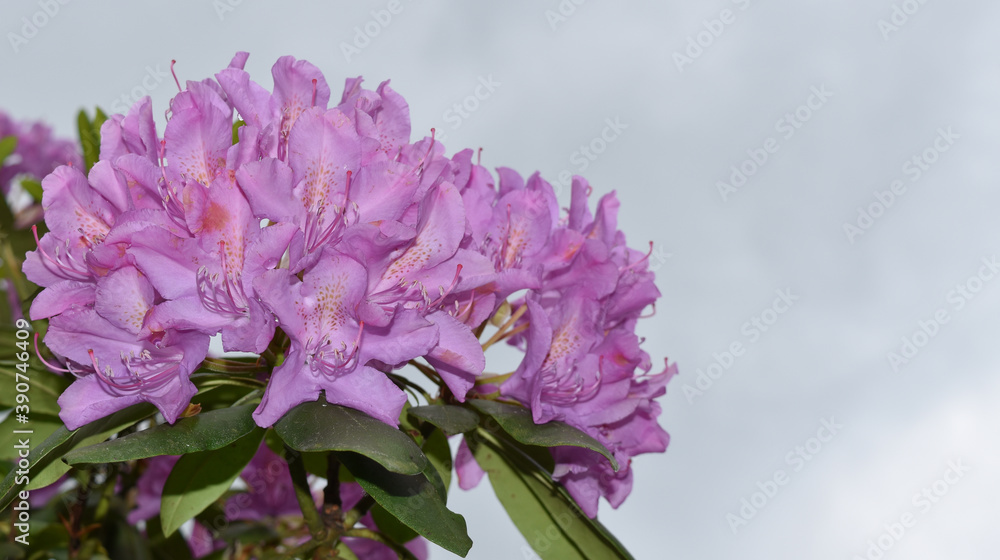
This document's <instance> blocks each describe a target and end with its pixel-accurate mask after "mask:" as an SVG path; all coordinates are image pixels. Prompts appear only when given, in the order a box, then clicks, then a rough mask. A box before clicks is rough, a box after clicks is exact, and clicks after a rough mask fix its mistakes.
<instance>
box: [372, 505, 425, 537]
mask: <svg viewBox="0 0 1000 560" xmlns="http://www.w3.org/2000/svg"><path fill="white" fill-rule="evenodd" d="M371 513H372V519H374V520H375V525H376V526H378V530H379V532H380V533H382V534H383V535H385V536H386V537H388V538H390V539H392V540H393V541H395V542H397V543H400V544H403V543H408V542H410V541H412V540H413V539H415V538H416V537H417V535H418V533H417V532H416V531H414V530H413V529H410V528H409V527H407V526H406V524H405V523H403V522H402V521H400V520H398V519H396V517H395V516H394V515H393V514H391V513H389V512H388V511H386V509H385V508H384V507H382V506H380V505H378V504H375V505H373V506H372V509H371Z"/></svg>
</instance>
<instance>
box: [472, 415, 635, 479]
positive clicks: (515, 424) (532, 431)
mask: <svg viewBox="0 0 1000 560" xmlns="http://www.w3.org/2000/svg"><path fill="white" fill-rule="evenodd" d="M469 402H470V403H471V404H472V406H474V407H475V408H476V409H478V410H479V411H480V412H482V413H483V414H485V415H487V416H489V417H491V418H493V419H494V420H496V422H497V424H499V425H500V427H501V428H503V430H504V431H505V432H507V433H508V434H510V436H511V437H512V438H514V439H515V440H517V441H519V442H521V443H524V444H527V445H538V446H541V447H555V446H559V445H571V446H573V447H583V448H586V449H590V450H592V451H596V452H598V453H600V454H601V455H604V456H605V457H607V459H608V460H609V461H611V466H612V467H613V468H614V469H615V470H616V471H617V470H618V461H616V460H615V458H614V456H613V455H612V454H611V452H610V451H608V449H607V448H606V447H604V446H603V445H601V442H599V441H597V440H596V439H594V438H592V437H590V436H589V435H587V434H585V433H583V432H581V431H580V430H578V429H576V428H574V427H573V426H570V425H569V424H566V423H564V422H547V423H545V424H535V422H534V420H533V419H532V418H531V412H530V411H529V410H528V409H526V408H523V407H520V406H517V405H513V404H506V403H501V402H497V401H488V400H482V399H471V400H470V401H469Z"/></svg>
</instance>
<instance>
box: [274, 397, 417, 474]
mask: <svg viewBox="0 0 1000 560" xmlns="http://www.w3.org/2000/svg"><path fill="white" fill-rule="evenodd" d="M274 429H275V431H277V432H278V435H280V436H281V439H283V440H284V441H285V443H287V444H288V446H289V447H291V448H292V449H294V450H296V451H303V452H305V451H354V452H356V453H360V454H362V455H364V456H366V457H370V458H372V459H374V460H375V461H377V462H378V463H379V464H380V465H382V466H383V467H385V468H386V469H389V470H390V471H392V472H396V473H401V474H417V473H419V472H421V471H422V470H424V468H425V467H427V465H428V462H427V457H425V456H424V454H423V452H421V451H420V448H419V447H417V444H415V443H413V440H411V439H410V438H409V437H407V436H406V434H404V433H402V432H400V431H399V430H397V429H396V428H393V427H392V426H389V425H387V424H385V423H384V422H381V421H379V420H376V419H374V418H372V417H371V416H368V415H367V414H365V413H364V412H361V411H359V410H355V409H353V408H347V407H345V406H339V405H335V404H329V403H326V402H323V401H316V402H307V403H302V404H300V405H298V406H296V407H295V408H293V409H292V410H290V411H288V413H287V414H285V416H283V417H282V418H281V420H279V421H278V423H277V424H275V426H274Z"/></svg>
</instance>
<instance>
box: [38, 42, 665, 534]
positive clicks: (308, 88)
mask: <svg viewBox="0 0 1000 560" xmlns="http://www.w3.org/2000/svg"><path fill="white" fill-rule="evenodd" d="M246 60H247V54H246V53H239V54H237V56H236V57H235V58H234V59H233V61H232V62H231V63H230V65H229V67H228V68H225V69H224V70H222V71H221V72H219V73H218V74H216V75H215V77H214V79H207V80H204V81H200V82H188V83H187V85H186V87H185V88H184V89H183V91H181V92H180V93H179V94H178V95H177V96H175V97H174V98H173V100H172V101H171V103H170V107H169V110H168V111H167V124H166V128H165V129H164V130H163V132H162V137H161V135H160V132H159V131H158V130H157V126H156V124H155V122H154V119H153V108H152V104H151V101H150V100H149V99H148V98H145V99H142V100H140V101H139V102H137V103H136V104H135V105H134V106H133V107H132V108H131V109H130V110H129V112H128V114H126V115H115V116H113V117H112V118H111V119H109V120H108V121H107V122H105V123H104V125H103V127H102V128H101V148H100V160H99V161H98V162H97V163H96V164H95V165H94V166H93V168H92V169H91V170H90V171H89V174H87V175H85V174H84V173H83V171H82V170H81V169H80V167H79V165H70V166H63V167H60V168H58V169H56V170H55V172H54V173H52V174H51V175H49V176H48V177H46V178H45V180H44V182H43V188H44V197H43V206H44V210H45V219H46V223H47V225H48V228H49V233H48V234H46V235H44V236H43V237H41V239H39V241H38V248H37V250H35V251H33V252H31V253H29V254H28V256H27V259H26V263H25V266H24V271H25V273H26V274H27V276H28V277H29V279H31V280H32V281H33V282H35V283H36V284H38V285H40V286H44V287H45V289H44V291H42V292H41V293H40V294H39V295H38V297H37V298H36V299H35V300H34V302H33V304H32V307H31V316H32V318H33V319H43V318H47V319H49V329H48V333H47V335H46V337H45V343H46V344H47V346H48V347H49V348H50V349H51V350H52V351H53V352H54V353H55V354H57V355H58V356H60V357H61V358H62V359H63V366H64V367H65V369H67V370H69V371H70V372H72V373H73V374H74V375H75V376H76V380H75V381H74V383H73V384H72V385H71V386H70V387H69V389H67V390H66V391H65V392H64V393H63V394H62V396H61V397H60V398H59V405H60V407H61V409H62V410H61V413H60V417H61V418H62V420H63V421H64V422H65V423H66V425H67V427H69V428H70V429H73V428H76V427H79V426H82V425H84V424H86V423H88V422H91V421H93V420H95V419H98V418H102V417H104V416H107V415H108V414H111V413H113V412H115V411H117V410H121V409H124V408H126V407H128V406H130V405H132V404H135V403H138V402H148V403H151V404H153V405H155V406H156V407H157V409H159V411H160V412H161V413H162V415H163V417H164V418H165V419H166V421H167V422H170V423H173V422H174V421H176V419H177V418H178V417H180V415H181V414H182V412H183V411H184V410H185V409H186V407H187V406H188V405H189V404H190V402H191V398H192V396H193V395H194V394H195V393H196V388H195V386H194V384H193V383H192V382H191V379H190V376H191V374H192V373H193V372H194V371H195V370H196V369H197V368H198V367H199V366H200V364H201V363H202V362H203V360H204V359H205V358H206V356H207V353H208V349H209V341H210V338H211V337H213V336H215V335H221V340H222V345H223V348H224V349H225V350H226V351H239V352H251V353H255V354H259V355H265V354H266V355H271V356H274V355H276V356H278V357H277V359H276V360H275V363H274V365H275V367H274V369H273V371H272V373H271V375H270V378H269V379H268V380H267V387H266V391H265V393H264V395H263V397H262V399H261V402H260V405H259V406H258V407H257V409H256V410H255V412H254V413H253V417H254V419H255V421H256V422H257V424H258V425H260V426H262V427H268V426H271V425H273V424H275V423H276V422H277V421H278V420H279V419H281V418H282V416H283V415H285V413H287V412H288V411H289V410H291V409H292V408H294V407H295V406H296V405H298V404H300V403H303V402H307V401H315V400H317V399H319V398H320V396H321V395H322V396H323V397H325V399H326V401H327V402H329V403H333V404H339V405H343V406H347V407H351V408H354V409H357V410H360V411H363V412H365V413H367V414H369V415H370V416H372V417H374V418H377V419H379V420H381V421H383V422H385V423H387V424H390V425H393V426H396V425H397V424H398V419H399V417H400V412H401V411H402V409H403V406H404V404H405V402H406V394H405V393H404V391H403V390H402V389H401V388H400V387H399V386H398V385H397V383H396V382H395V381H394V379H393V378H391V377H390V376H389V374H391V373H393V372H396V371H398V370H399V369H400V368H402V367H403V366H405V365H406V364H407V363H410V362H411V361H413V360H415V359H418V358H419V359H421V360H423V361H424V362H425V363H426V364H428V365H429V366H430V369H433V371H434V372H435V373H434V375H435V376H437V377H438V378H439V379H438V380H439V381H440V383H441V385H442V391H443V395H444V398H445V400H447V401H449V402H464V401H465V400H466V399H467V398H500V399H502V400H506V401H508V402H517V403H520V404H521V405H523V406H525V407H527V408H529V409H530V410H531V413H532V416H533V419H534V421H535V422H537V423H544V422H548V421H552V420H559V421H562V422H565V423H567V424H569V425H571V426H574V427H576V428H578V429H580V430H582V431H584V432H586V433H587V434H589V435H591V436H593V437H594V438H595V439H597V440H598V441H599V442H600V443H602V444H603V445H604V446H605V447H607V448H608V449H609V450H610V451H611V452H612V453H613V454H614V456H615V458H616V459H617V461H618V462H619V463H620V464H621V466H622V468H621V469H620V470H618V471H617V472H616V471H615V470H613V469H612V467H611V465H610V463H609V462H608V461H607V460H606V459H605V458H603V457H601V456H600V455H599V454H597V453H595V452H593V451H590V450H588V449H583V448H577V447H558V448H555V449H554V450H553V456H554V458H555V462H556V469H555V472H554V473H553V475H554V477H555V478H557V479H558V480H560V481H561V482H562V483H563V485H564V486H565V487H566V488H567V490H568V491H569V492H570V493H571V495H572V496H573V497H574V498H575V499H576V500H577V501H578V503H579V504H580V505H581V507H582V508H583V509H584V511H585V512H586V513H587V514H588V515H590V516H594V515H596V512H597V502H598V498H599V497H600V496H604V497H606V498H607V499H608V501H609V502H610V503H611V504H612V505H613V506H615V507H617V505H618V504H620V503H621V502H622V500H623V499H624V498H625V496H626V495H627V494H628V492H629V490H630V488H631V470H630V468H629V462H630V460H631V458H632V457H633V456H635V455H638V454H641V453H648V452H659V451H663V450H664V449H665V448H666V445H667V441H668V438H667V434H666V433H665V432H664V431H663V430H662V428H660V427H659V425H658V424H657V422H656V418H657V416H658V414H659V407H658V405H657V404H656V402H655V401H654V399H655V398H656V397H658V396H660V395H662V394H663V393H664V391H665V384H666V382H667V380H668V379H669V377H670V376H671V375H672V374H673V373H674V372H675V369H674V368H673V367H670V368H667V369H666V370H665V371H664V372H663V373H659V374H649V373H648V372H649V371H650V370H651V367H652V364H651V360H650V358H649V356H648V354H647V353H646V352H644V351H643V350H642V349H641V348H640V339H639V338H638V336H637V335H636V334H635V327H636V322H637V320H638V319H639V317H640V316H641V315H642V314H643V313H646V312H648V311H649V309H650V307H651V305H652V304H653V303H654V302H655V300H656V298H657V297H658V296H659V292H658V291H657V289H656V287H655V286H654V285H653V273H652V272H651V271H650V270H649V269H648V266H647V264H648V263H647V256H648V255H647V253H645V252H643V251H638V250H635V249H631V248H629V247H628V246H627V245H626V243H625V236H624V234H622V232H620V231H619V230H618V229H617V224H616V214H617V210H618V202H617V199H616V198H615V196H614V194H608V195H605V196H604V197H603V198H601V199H600V201H599V203H598V204H597V207H596V210H595V211H594V212H593V213H591V211H590V209H589V208H588V195H589V194H590V191H591V188H590V186H589V185H588V184H587V182H586V181H585V180H584V179H582V178H580V177H576V178H574V181H573V189H572V199H571V203H570V207H569V209H568V212H564V211H562V210H560V208H559V205H558V202H557V199H556V194H555V192H554V190H553V188H552V186H551V185H550V184H549V183H548V182H546V181H545V180H544V179H542V178H541V177H540V175H539V174H537V173H536V174H534V175H532V176H531V177H529V178H528V179H527V180H525V179H524V178H523V177H522V176H521V175H519V174H517V173H516V172H515V171H513V170H510V169H506V168H501V169H499V170H498V177H499V180H498V181H494V179H493V176H492V175H491V174H490V172H489V171H487V170H486V169H485V168H484V167H483V166H481V165H479V164H478V163H474V162H473V157H474V153H473V151H472V150H464V151H460V152H457V153H455V154H454V155H452V156H451V157H447V156H446V155H445V149H444V146H442V145H441V143H440V142H438V141H437V140H435V138H434V136H433V134H431V136H430V137H425V138H422V139H420V140H417V141H415V142H411V138H410V120H409V109H408V106H407V104H406V102H405V101H404V99H403V98H402V97H401V96H400V95H399V94H397V93H396V92H395V91H393V89H391V88H390V87H389V83H388V82H383V83H382V84H380V85H379V86H378V87H377V88H376V89H375V90H368V89H365V88H363V87H362V81H361V79H360V78H355V79H348V80H347V82H346V85H345V88H344V91H343V93H342V95H341V97H340V100H339V102H331V91H330V87H329V85H328V84H327V81H326V79H325V78H324V77H323V75H322V73H320V71H319V70H318V69H317V68H316V67H314V66H313V65H311V64H309V63H308V62H305V61H302V60H295V59H293V58H292V57H283V58H281V59H279V60H278V61H277V63H276V64H275V65H274V67H273V69H272V76H273V80H274V86H273V89H272V90H270V91H269V90H268V89H266V88H265V87H263V86H261V85H259V84H258V83H256V82H254V81H253V80H251V78H250V76H249V74H248V73H247V72H246V71H245V70H244V64H245V62H246ZM234 122H235V126H234ZM505 302H506V303H507V305H504V304H505ZM501 309H503V310H505V312H506V310H510V311H511V313H512V316H511V321H510V324H509V325H507V326H505V327H504V328H506V329H507V330H506V333H505V336H504V337H501V338H506V340H507V341H508V342H509V343H511V344H513V345H515V346H516V347H519V348H521V349H522V350H523V351H524V359H523V361H522V362H521V364H520V366H519V367H518V368H517V370H516V371H515V372H513V374H512V375H510V376H509V378H507V379H506V380H504V381H502V382H501V381H500V380H499V379H500V378H502V377H503V376H500V377H499V378H487V377H486V376H484V373H483V372H484V369H485V365H486V358H485V355H484V350H483V346H484V345H483V343H481V341H480V339H479V335H480V334H481V333H482V326H483V325H484V324H486V323H487V322H488V321H489V320H490V319H491V318H492V317H494V316H495V315H496V314H497V312H498V310H501ZM491 379H495V381H494V382H495V383H497V384H498V385H497V384H494V385H491V384H490V380H491ZM477 381H480V383H479V384H478V385H477V384H476V383H477ZM467 451H468V450H467V449H466V450H465V452H464V453H463V454H462V455H461V456H460V457H459V459H460V462H461V463H462V465H463V466H462V469H461V470H460V474H463V477H464V485H466V486H468V485H470V484H472V483H473V482H474V479H475V478H476V477H475V472H474V470H475V469H474V465H472V464H470V463H471V460H470V456H469V454H468V452H467ZM463 457H464V460H462V459H463Z"/></svg>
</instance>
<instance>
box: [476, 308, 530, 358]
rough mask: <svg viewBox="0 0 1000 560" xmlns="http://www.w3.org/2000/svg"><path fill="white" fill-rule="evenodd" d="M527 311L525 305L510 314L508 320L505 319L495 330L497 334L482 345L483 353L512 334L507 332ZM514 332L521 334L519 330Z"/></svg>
mask: <svg viewBox="0 0 1000 560" xmlns="http://www.w3.org/2000/svg"><path fill="white" fill-rule="evenodd" d="M527 311H528V306H527V305H522V306H521V307H518V308H517V311H515V312H514V313H513V314H511V316H510V319H507V321H506V322H505V323H504V324H502V325H500V328H499V329H497V332H495V333H493V336H491V337H490V338H489V340H487V341H486V342H484V343H483V351H484V352H485V351H486V349H487V348H489V347H490V346H493V345H494V344H496V343H497V342H500V341H501V340H503V339H504V338H507V337H508V336H510V335H511V334H514V332H511V333H508V332H507V331H508V330H509V329H510V328H511V327H512V326H513V325H514V323H516V322H517V321H518V320H519V319H520V318H521V317H522V316H524V314H525V313H526V312H527ZM519 328H520V327H519ZM524 328H527V327H524ZM521 330H523V329H521ZM515 331H516V332H521V331H520V330H517V329H515Z"/></svg>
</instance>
